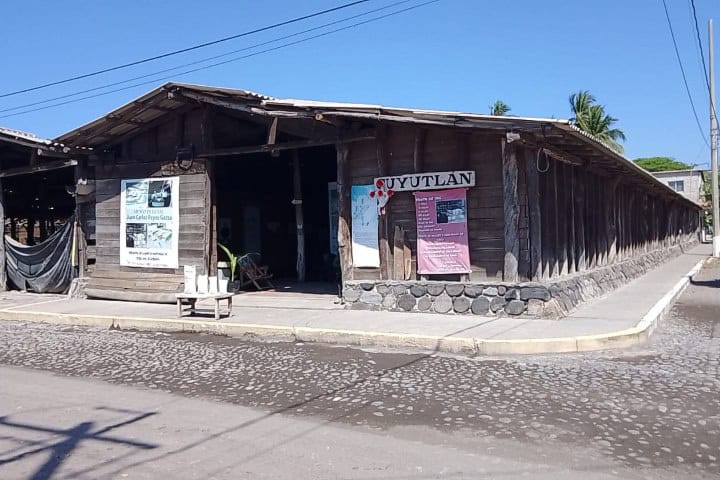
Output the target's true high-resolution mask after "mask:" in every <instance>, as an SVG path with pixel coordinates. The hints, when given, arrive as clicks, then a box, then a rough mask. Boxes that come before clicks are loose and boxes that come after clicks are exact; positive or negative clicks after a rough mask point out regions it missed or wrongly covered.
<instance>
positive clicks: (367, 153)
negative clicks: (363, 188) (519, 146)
mask: <svg viewBox="0 0 720 480" xmlns="http://www.w3.org/2000/svg"><path fill="white" fill-rule="evenodd" d="M416 131H417V129H416V128H415V127H412V126H389V127H388V129H387V132H386V136H385V138H386V143H385V160H386V163H387V169H388V172H389V174H390V175H403V174H408V173H413V172H414V171H415V170H414V161H413V160H414V148H415V135H416ZM501 139H502V136H501V135H493V134H480V133H462V134H458V132H457V131H455V130H453V129H449V128H428V129H427V131H426V137H425V142H424V155H423V161H422V171H425V172H436V171H450V170H464V169H469V170H474V171H475V172H476V186H475V187H473V188H470V189H469V190H468V196H467V198H468V230H469V232H468V233H469V237H470V241H469V248H470V262H471V264H472V273H471V275H470V278H471V280H476V281H481V280H488V279H491V280H500V279H501V278H502V268H503V255H504V248H505V246H504V234H503V221H504V220H503V218H504V217H503V186H502V152H501ZM349 167H350V179H351V182H352V184H353V185H368V184H371V183H372V182H373V179H374V178H375V177H377V176H378V175H379V171H378V162H377V144H376V142H375V141H369V142H363V143H357V144H353V145H351V146H350V155H349ZM387 215H388V232H389V235H392V233H393V232H394V230H395V227H396V226H401V227H403V228H404V229H405V233H406V238H407V243H408V244H409V246H410V249H411V252H412V274H413V278H415V277H416V268H417V228H416V221H415V202H414V197H413V195H412V193H411V192H400V193H398V194H396V195H395V196H394V197H393V198H392V200H390V202H389V203H388V206H387ZM389 242H390V244H391V245H392V243H393V239H392V238H389ZM526 243H527V242H526ZM353 277H354V278H355V279H379V278H380V270H379V269H372V268H370V269H368V268H362V269H359V268H355V269H354V270H353Z"/></svg>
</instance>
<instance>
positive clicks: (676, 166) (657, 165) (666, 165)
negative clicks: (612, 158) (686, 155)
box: [633, 157, 692, 172]
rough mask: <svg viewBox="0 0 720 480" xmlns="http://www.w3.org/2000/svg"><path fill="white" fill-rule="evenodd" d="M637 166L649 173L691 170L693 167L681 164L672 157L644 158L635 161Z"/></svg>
mask: <svg viewBox="0 0 720 480" xmlns="http://www.w3.org/2000/svg"><path fill="white" fill-rule="evenodd" d="M633 162H635V164H636V165H638V166H640V167H642V168H644V169H645V170H647V171H648V172H667V171H670V170H689V169H691V168H692V166H690V165H688V164H687V163H683V162H679V161H677V160H675V159H674V158H672V157H643V158H636V159H635V160H633Z"/></svg>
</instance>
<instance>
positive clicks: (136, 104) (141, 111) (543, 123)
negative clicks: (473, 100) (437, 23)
mask: <svg viewBox="0 0 720 480" xmlns="http://www.w3.org/2000/svg"><path fill="white" fill-rule="evenodd" d="M183 90H185V91H190V92H193V93H196V94H201V95H202V96H204V97H205V98H206V99H211V100H213V101H222V102H228V105H229V106H230V107H232V106H233V105H235V106H238V107H240V106H242V105H244V104H252V105H254V108H261V109H263V110H266V111H268V112H277V113H280V112H286V113H289V114H292V113H293V112H296V113H297V112H303V111H306V112H307V111H309V112H311V113H320V114H323V115H334V116H340V117H342V116H345V117H353V116H354V117H356V118H364V119H376V120H384V121H391V122H393V121H394V122H406V123H407V122H409V123H418V124H422V123H426V124H427V123H429V124H438V125H445V126H450V127H453V126H458V127H459V126H462V127H470V128H494V129H508V130H517V129H519V130H527V131H530V132H535V133H537V132H543V134H544V129H545V128H546V127H548V126H549V127H554V128H555V129H557V130H559V131H561V132H564V133H562V135H563V136H564V137H567V138H568V139H569V138H572V139H574V141H578V142H580V144H581V145H584V146H585V147H589V148H591V149H592V150H593V151H595V152H596V154H598V155H602V157H603V158H607V159H611V161H612V162H615V165H620V166H625V167H626V168H627V169H629V170H630V171H632V172H635V173H636V174H637V175H639V176H640V177H642V178H645V179H646V180H648V181H649V182H651V183H653V184H655V186H656V187H658V188H661V189H665V190H666V191H667V192H668V193H671V194H672V195H675V196H678V197H680V198H683V199H684V197H682V196H680V195H678V193H677V192H675V191H674V190H673V189H671V188H670V187H669V186H668V185H666V184H664V183H663V182H661V181H660V180H658V179H657V178H656V177H654V176H653V175H652V174H651V173H650V172H648V171H646V170H644V169H643V168H641V167H639V166H638V165H636V164H635V163H634V162H632V161H631V160H629V159H628V158H626V157H625V156H623V155H621V154H619V153H618V152H616V151H614V150H613V149H612V148H610V147H609V146H608V145H607V144H605V143H603V142H602V141H601V140H600V139H598V138H597V137H595V136H593V135H591V134H588V133H587V132H585V131H583V130H581V129H580V128H578V127H577V126H576V125H574V124H573V123H572V122H571V121H570V120H567V119H556V118H536V117H516V116H509V115H508V116H493V115H486V114H478V113H465V112H455V111H445V110H425V109H414V108H402V107H386V106H382V105H375V104H363V103H348V102H326V101H316V100H299V99H281V98H274V97H270V96H268V95H263V94H260V93H256V92H252V91H249V90H241V89H234V88H222V87H212V86H205V85H195V84H187V83H174V82H171V83H167V84H165V85H162V86H160V87H158V88H155V89H154V90H152V91H150V92H148V93H146V94H144V95H142V96H140V97H138V98H136V99H135V100H132V101H130V102H128V103H126V104H124V105H122V106H120V107H118V108H116V109H114V110H113V111H112V112H110V113H108V114H106V115H104V116H102V117H100V118H98V119H96V120H93V121H92V122H89V123H87V124H85V125H83V126H81V127H78V128H76V129H74V130H72V131H70V132H68V133H65V134H63V135H61V136H60V137H58V138H57V139H56V141H58V142H62V143H66V144H70V145H84V146H91V147H92V146H98V145H102V144H105V143H109V142H111V141H112V140H113V138H118V137H120V136H124V135H127V134H129V133H131V132H133V131H134V130H139V129H141V128H142V125H143V124H146V123H148V122H151V121H153V120H155V119H156V118H159V117H161V116H162V115H164V114H166V113H167V112H168V111H170V110H173V109H176V108H179V107H181V106H183V105H186V104H187V99H186V98H182V97H181V95H182V91H183ZM175 92H177V93H179V94H180V95H179V96H178V97H176V96H175ZM685 200H687V199H685ZM688 201H689V200H688ZM692 203H693V204H695V203H694V202H692ZM695 205H697V204H695ZM697 206H699V205H697Z"/></svg>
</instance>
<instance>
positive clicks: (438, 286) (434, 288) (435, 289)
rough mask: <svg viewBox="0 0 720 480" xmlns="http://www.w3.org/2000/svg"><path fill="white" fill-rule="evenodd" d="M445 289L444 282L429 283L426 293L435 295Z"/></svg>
mask: <svg viewBox="0 0 720 480" xmlns="http://www.w3.org/2000/svg"><path fill="white" fill-rule="evenodd" d="M444 291H445V284H444V283H430V284H428V286H427V293H429V294H430V295H432V296H433V297H437V296H438V295H440V294H441V293H443V292H444Z"/></svg>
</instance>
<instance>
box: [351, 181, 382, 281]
mask: <svg viewBox="0 0 720 480" xmlns="http://www.w3.org/2000/svg"><path fill="white" fill-rule="evenodd" d="M374 189H375V186H374V185H353V186H352V189H351V190H350V206H351V210H352V256H353V266H355V267H379V266H380V251H379V248H378V206H377V198H376V197H375V196H374V195H373V196H370V192H372V191H373V190H374Z"/></svg>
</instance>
